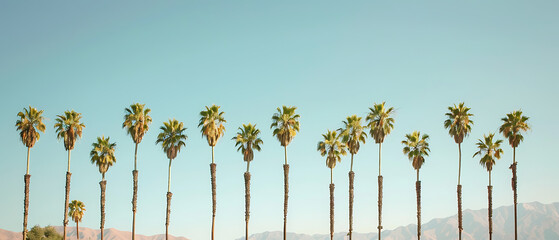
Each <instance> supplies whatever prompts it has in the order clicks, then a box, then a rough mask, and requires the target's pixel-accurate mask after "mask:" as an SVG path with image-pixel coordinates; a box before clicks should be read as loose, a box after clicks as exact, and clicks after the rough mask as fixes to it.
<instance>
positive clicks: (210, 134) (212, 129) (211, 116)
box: [198, 104, 227, 240]
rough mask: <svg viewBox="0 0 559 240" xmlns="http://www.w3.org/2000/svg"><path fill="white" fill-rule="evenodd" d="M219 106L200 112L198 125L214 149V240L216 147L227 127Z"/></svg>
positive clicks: (212, 173)
mask: <svg viewBox="0 0 559 240" xmlns="http://www.w3.org/2000/svg"><path fill="white" fill-rule="evenodd" d="M219 108H220V107H219V106H216V105H215V104H214V105H212V106H211V107H208V106H206V110H205V111H201V112H200V122H199V123H198V127H202V129H200V132H202V136H204V137H206V139H207V140H208V145H210V147H212V163H211V164H210V173H211V182H212V240H213V239H214V230H215V211H216V204H217V199H216V196H217V193H216V182H215V173H216V164H215V162H214V147H215V145H216V144H217V140H219V138H220V137H221V136H223V134H224V133H225V126H223V123H226V122H227V121H225V118H223V114H224V112H220V111H219Z"/></svg>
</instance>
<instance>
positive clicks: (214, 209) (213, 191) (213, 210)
mask: <svg viewBox="0 0 559 240" xmlns="http://www.w3.org/2000/svg"><path fill="white" fill-rule="evenodd" d="M212 158H213V147H212ZM210 172H211V178H212V179H211V181H212V238H211V239H212V240H213V239H214V230H215V212H216V205H217V200H216V194H217V193H216V182H215V172H216V164H215V163H213V160H212V163H211V164H210Z"/></svg>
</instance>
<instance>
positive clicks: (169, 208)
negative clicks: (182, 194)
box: [165, 192, 173, 240]
mask: <svg viewBox="0 0 559 240" xmlns="http://www.w3.org/2000/svg"><path fill="white" fill-rule="evenodd" d="M172 197H173V194H172V193H171V192H167V214H166V217H165V240H168V239H169V220H170V219H169V218H170V217H171V198H172Z"/></svg>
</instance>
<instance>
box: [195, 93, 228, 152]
mask: <svg viewBox="0 0 559 240" xmlns="http://www.w3.org/2000/svg"><path fill="white" fill-rule="evenodd" d="M219 108H220V107H219V106H216V105H215V104H214V105H212V106H211V107H207V106H206V110H205V111H201V112H200V116H201V117H200V122H199V123H198V127H202V129H200V132H202V136H205V137H206V139H207V140H208V144H209V145H210V146H211V147H215V145H216V143H217V140H219V138H220V137H221V136H223V134H224V133H225V126H223V123H226V122H227V121H225V118H223V114H224V112H220V111H219Z"/></svg>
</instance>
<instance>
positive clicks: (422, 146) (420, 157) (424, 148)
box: [402, 131, 431, 170]
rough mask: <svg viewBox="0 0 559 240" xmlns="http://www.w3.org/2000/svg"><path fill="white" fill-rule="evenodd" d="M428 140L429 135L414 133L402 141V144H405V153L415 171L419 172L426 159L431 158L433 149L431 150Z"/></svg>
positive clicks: (407, 135)
mask: <svg viewBox="0 0 559 240" xmlns="http://www.w3.org/2000/svg"><path fill="white" fill-rule="evenodd" d="M428 139H429V135H427V134H423V135H421V133H420V132H419V131H414V132H413V133H412V134H406V137H405V139H404V140H403V141H402V144H404V149H403V152H404V154H406V155H407V156H408V159H409V160H410V161H411V162H412V166H413V168H414V169H415V170H419V169H420V168H421V166H422V165H423V163H424V162H425V157H426V156H429V152H430V151H431V149H429V142H427V140H428Z"/></svg>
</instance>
